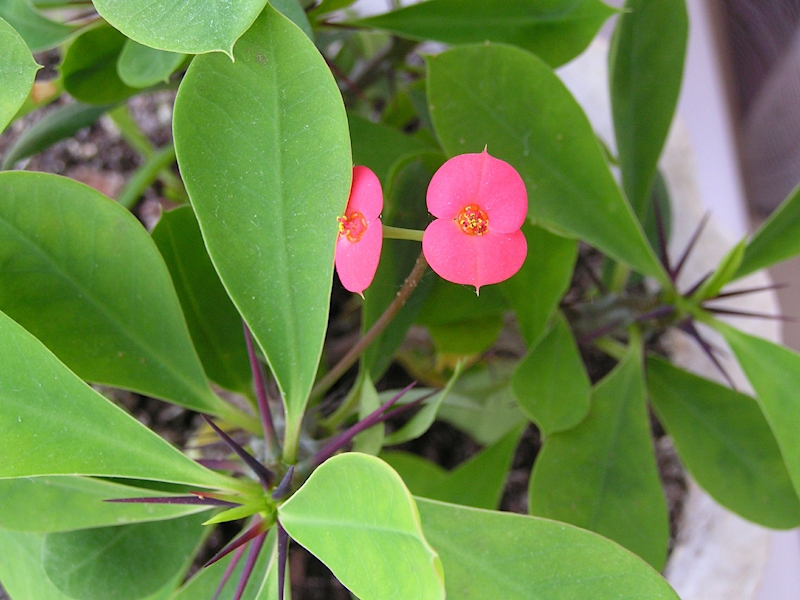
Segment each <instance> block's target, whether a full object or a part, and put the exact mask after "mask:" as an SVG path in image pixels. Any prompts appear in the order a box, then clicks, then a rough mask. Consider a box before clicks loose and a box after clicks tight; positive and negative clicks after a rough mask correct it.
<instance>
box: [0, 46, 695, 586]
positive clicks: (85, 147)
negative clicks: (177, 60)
mask: <svg viewBox="0 0 800 600" xmlns="http://www.w3.org/2000/svg"><path fill="white" fill-rule="evenodd" d="M39 59H40V62H44V63H45V64H52V62H53V61H52V57H50V56H49V55H43V56H40V57H39ZM51 76H52V71H51V70H50V69H47V68H46V69H43V70H42V71H40V73H39V76H38V77H39V79H47V78H48V77H51ZM173 100H174V93H173V92H161V93H157V94H154V95H150V96H142V97H137V98H134V99H132V100H131V101H130V103H129V106H130V109H131V112H132V114H133V116H134V118H135V119H136V121H137V122H138V123H139V125H140V127H141V128H142V130H143V131H144V133H145V134H146V135H147V136H148V138H149V139H150V140H151V141H152V142H153V144H154V145H155V146H156V147H160V146H163V145H164V144H166V143H167V142H168V141H169V140H170V138H171V131H170V128H169V123H170V118H171V113H172V102H173ZM69 101H71V100H69V99H68V98H66V97H64V98H63V99H60V100H59V101H57V102H56V103H54V104H53V105H51V106H50V107H48V108H47V109H45V110H42V111H39V112H38V113H34V114H32V115H29V116H28V117H26V118H24V119H22V120H20V121H19V122H16V123H15V124H13V125H12V127H11V128H10V129H9V130H8V131H6V132H5V133H3V134H2V135H0V156H1V155H2V154H3V153H4V152H6V151H7V150H8V148H9V147H10V146H11V144H13V142H14V140H15V139H17V138H18V137H19V135H20V134H21V133H22V132H23V131H24V130H25V129H26V128H27V127H29V126H30V125H31V124H32V123H33V122H35V121H36V120H38V119H39V118H41V116H42V114H43V113H46V112H47V111H49V110H53V109H54V108H55V107H57V106H59V105H62V104H63V103H64V102H69ZM139 164H140V158H139V155H138V154H137V153H136V152H135V151H134V150H133V149H131V148H130V147H129V146H128V144H127V143H126V142H125V141H124V140H123V139H122V137H121V136H120V133H119V131H118V130H117V128H116V126H115V125H114V123H113V122H112V121H111V119H110V118H109V117H107V116H104V117H102V118H101V119H100V120H99V121H98V122H96V123H95V124H94V125H92V126H91V127H88V128H86V129H83V130H81V131H79V132H78V133H77V135H76V136H75V137H74V138H72V139H69V140H65V141H62V142H59V143H57V144H55V145H53V146H52V147H51V148H49V149H48V150H47V151H45V152H43V153H41V154H39V155H36V156H34V157H33V158H31V159H29V160H26V161H23V162H21V163H20V164H18V165H17V168H24V169H26V170H31V171H46V172H50V173H57V174H60V175H65V176H67V177H71V178H73V179H77V180H79V181H82V182H84V183H86V184H88V185H90V186H92V187H94V188H96V189H98V190H100V191H101V192H103V193H104V194H106V195H108V196H110V197H112V198H113V197H115V196H117V195H118V194H119V193H120V191H121V190H122V188H123V187H124V184H125V182H126V180H127V179H128V178H129V177H130V176H131V174H132V173H133V171H134V170H135V169H136V167H137V166H138V165H139ZM163 206H169V202H168V201H167V200H165V199H164V198H163V197H162V196H161V195H160V194H159V188H158V187H157V186H154V187H153V188H151V189H150V190H148V191H147V192H146V193H145V195H144V197H143V198H142V200H141V201H140V202H139V204H138V205H137V206H136V207H135V208H134V211H133V212H134V214H135V215H136V216H137V217H138V218H139V219H140V220H141V221H142V222H143V223H144V224H145V226H146V227H148V229H150V228H152V226H153V225H154V224H155V222H157V220H158V217H159V215H160V211H161V208H162V207H163ZM588 260H591V257H590V256H589V257H588ZM578 277H585V275H578ZM575 283H576V286H577V287H580V285H582V283H583V282H579V281H576V282H575ZM358 319H359V313H358V310H357V304H354V303H353V301H352V296H351V295H350V294H347V293H346V292H344V290H342V288H341V287H339V286H336V288H335V289H334V295H333V299H332V311H331V327H330V331H329V338H328V340H327V346H326V347H327V350H326V352H327V355H328V357H329V359H335V357H336V356H337V355H340V354H342V353H343V352H345V351H346V350H347V349H348V348H349V347H350V346H351V345H352V343H353V342H354V340H355V339H357V336H358V323H359V320H358ZM585 358H586V359H587V361H588V362H587V364H588V365H589V370H590V375H591V377H592V379H593V380H598V379H599V378H600V377H601V376H602V375H603V374H604V373H605V372H607V371H608V370H609V369H610V368H611V366H612V363H610V362H609V361H610V359H608V358H607V357H605V355H602V354H600V353H596V354H587V355H586V356H585ZM348 380H349V381H352V373H351V374H349V375H348V376H345V378H344V381H345V383H346V382H347V381H348ZM409 381H410V377H409V376H408V374H407V373H406V372H405V371H404V370H403V369H402V367H401V366H399V365H394V366H393V367H392V368H391V369H390V372H389V377H388V380H386V381H384V382H383V386H384V387H395V388H396V387H399V386H401V385H405V384H406V383H407V382H409ZM102 391H103V392H104V393H105V394H106V395H107V396H108V397H109V398H110V399H112V400H113V401H114V402H117V403H118V404H120V405H121V406H123V407H124V408H125V409H127V410H128V411H130V412H131V413H132V414H133V415H134V416H135V417H136V418H137V419H138V420H139V421H141V422H142V423H143V424H145V425H146V426H148V427H150V428H152V429H154V430H155V431H156V432H158V433H159V434H160V435H162V436H163V437H165V438H166V439H167V440H169V441H170V442H171V443H173V444H176V445H177V446H179V447H182V446H184V445H185V444H186V443H187V441H188V440H187V436H188V435H189V434H190V433H191V432H192V431H194V430H196V428H197V427H198V417H197V415H195V414H193V413H191V412H190V411H187V410H185V409H183V408H180V407H177V406H174V405H171V404H166V403H164V402H160V401H158V400H153V399H150V398H145V397H142V396H139V395H137V394H133V393H129V392H120V391H118V390H102ZM653 435H654V442H655V448H656V454H657V459H658V464H659V470H660V474H661V479H662V482H663V484H664V490H665V494H666V497H667V502H668V506H669V512H670V523H671V530H672V539H671V542H670V548H671V546H672V543H673V542H674V536H675V527H676V523H677V522H678V520H679V516H680V512H681V508H682V502H683V496H684V494H685V491H686V481H685V475H684V471H683V469H682V467H681V465H680V463H679V461H678V459H677V456H676V454H675V451H674V449H673V447H672V444H671V442H670V440H669V438H668V437H667V436H665V434H664V431H663V429H661V427H660V426H659V425H658V423H657V422H656V421H655V419H653ZM540 446H541V440H540V437H539V434H538V431H537V430H536V428H535V427H534V426H529V427H528V429H527V431H526V432H525V434H524V435H523V437H522V440H521V442H520V444H519V447H518V448H517V452H516V455H515V457H514V461H513V466H512V469H511V471H510V473H509V475H508V479H507V484H506V489H505V492H504V495H503V498H502V503H501V509H502V510H507V511H513V512H519V513H525V512H526V510H527V488H528V478H529V475H530V471H531V467H532V465H533V462H534V459H535V457H536V454H537V452H538V451H539V448H540ZM402 449H404V450H407V451H410V452H414V453H417V454H419V455H421V456H424V457H425V458H427V459H429V460H432V461H435V462H437V463H438V464H440V465H442V466H443V467H445V468H453V467H454V466H456V465H457V464H459V463H460V462H462V461H464V460H466V459H467V458H469V457H470V456H472V455H473V454H475V453H476V452H478V451H479V450H480V446H479V445H478V444H476V443H475V442H474V441H472V440H471V439H470V438H469V436H467V435H466V434H464V433H462V432H460V431H459V430H457V429H455V428H453V427H451V426H449V425H447V424H445V423H436V424H434V426H433V427H431V429H430V430H429V431H428V432H427V433H426V434H425V435H424V436H422V437H421V438H419V439H418V440H415V441H413V442H411V443H408V444H406V445H404V446H403V447H402ZM236 533H237V525H236V524H232V525H228V526H227V527H224V528H219V529H218V530H217V531H216V532H215V533H214V534H213V535H211V536H210V538H209V541H208V544H207V548H206V549H205V550H204V552H203V553H202V555H201V558H200V559H199V560H198V561H197V562H198V564H202V563H203V562H204V561H205V560H206V559H207V558H208V557H210V556H211V555H213V553H214V552H216V550H218V549H219V548H221V547H222V546H223V545H224V544H225V543H227V541H228V540H230V539H231V538H232V537H233V536H234V535H235V534H236ZM290 567H291V580H292V581H291V584H292V589H293V597H294V598H295V599H302V600H338V599H342V600H347V599H349V598H350V595H349V593H348V592H347V591H346V590H345V589H344V588H343V587H342V586H341V584H339V583H338V582H337V581H336V580H335V579H334V578H333V577H332V576H331V575H330V573H329V572H328V570H327V568H326V567H324V566H323V565H322V564H321V563H320V562H319V561H318V560H316V559H315V558H314V557H313V556H311V555H309V554H308V553H307V552H305V551H304V550H303V549H302V548H299V547H298V546H296V545H294V546H293V548H292V551H291V554H290ZM6 598H7V597H6V596H5V594H4V593H3V591H2V588H0V600H5V599H6Z"/></svg>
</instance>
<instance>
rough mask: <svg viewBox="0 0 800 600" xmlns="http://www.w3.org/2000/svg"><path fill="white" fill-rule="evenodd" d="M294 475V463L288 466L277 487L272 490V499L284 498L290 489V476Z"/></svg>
mask: <svg viewBox="0 0 800 600" xmlns="http://www.w3.org/2000/svg"><path fill="white" fill-rule="evenodd" d="M293 476H294V465H291V466H290V467H289V470H288V471H286V475H284V476H283V479H282V480H281V482H280V483H279V484H278V487H276V488H275V490H274V491H273V492H272V499H273V500H282V499H283V498H285V497H286V496H287V495H288V494H289V492H290V491H291V489H292V477H293Z"/></svg>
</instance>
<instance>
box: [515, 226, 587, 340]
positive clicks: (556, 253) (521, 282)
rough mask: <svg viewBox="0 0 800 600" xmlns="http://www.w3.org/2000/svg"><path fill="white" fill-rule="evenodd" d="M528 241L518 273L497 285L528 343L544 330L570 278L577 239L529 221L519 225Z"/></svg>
mask: <svg viewBox="0 0 800 600" xmlns="http://www.w3.org/2000/svg"><path fill="white" fill-rule="evenodd" d="M522 233H524V234H525V239H526V240H528V256H527V257H526V258H525V262H524V263H523V265H522V268H521V269H520V270H519V272H518V273H517V274H516V275H514V276H513V277H512V278H511V279H509V280H507V281H504V282H502V283H501V284H500V289H501V290H502V291H503V293H504V294H505V295H506V297H507V298H508V301H509V303H510V304H511V306H513V308H514V311H515V312H516V313H517V321H518V323H519V328H520V330H521V331H522V335H523V336H524V337H525V341H526V342H527V344H528V346H530V345H532V344H533V343H534V342H536V341H537V340H538V339H539V337H540V336H541V335H542V333H544V330H545V327H546V326H547V323H548V321H550V317H552V316H553V313H554V312H555V310H556V308H558V303H559V302H560V301H561V298H563V297H564V294H566V293H567V290H568V289H569V285H570V283H571V281H572V271H573V268H574V266H575V259H576V258H577V257H578V242H577V240H573V239H569V238H565V237H561V236H558V235H555V234H553V233H550V232H549V231H547V230H546V229H543V228H541V227H536V226H535V225H531V224H530V223H525V225H523V226H522Z"/></svg>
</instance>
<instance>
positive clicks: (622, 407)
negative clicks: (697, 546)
mask: <svg viewBox="0 0 800 600" xmlns="http://www.w3.org/2000/svg"><path fill="white" fill-rule="evenodd" d="M640 351H641V348H640V346H639V345H638V344H636V343H633V344H631V345H630V347H629V349H628V352H627V354H626V356H625V357H624V358H623V360H622V361H621V362H620V363H619V364H618V365H617V366H616V368H615V369H614V370H613V371H612V372H611V373H610V374H609V375H607V376H606V377H605V379H603V380H602V381H601V382H600V383H599V384H598V385H597V387H596V388H595V390H594V394H593V396H592V407H591V409H590V411H589V414H588V416H587V417H586V418H585V419H584V420H583V422H581V423H580V424H579V425H578V426H577V427H575V428H573V429H570V430H569V431H565V432H560V433H554V434H553V435H552V436H550V439H548V440H547V441H546V442H545V444H544V446H543V447H542V449H541V451H540V452H539V456H538V457H537V458H536V463H535V464H534V466H533V473H532V474H531V481H530V488H529V491H528V496H529V502H530V505H529V508H530V512H531V514H534V515H537V516H541V517H547V518H550V519H555V520H557V521H564V522H566V523H571V524H573V525H577V526H578V527H583V528H584V529H589V530H591V531H595V532H597V533H599V534H600V535H603V536H606V537H608V538H610V539H612V540H614V541H616V542H617V543H619V544H621V545H622V546H624V547H626V548H627V549H628V550H631V551H632V552H635V553H636V554H638V555H639V556H641V557H642V558H643V559H645V560H646V561H647V562H649V563H650V564H651V565H653V566H654V567H655V568H656V569H659V570H660V569H661V568H662V567H663V566H664V561H665V560H666V555H667V542H668V540H669V519H668V516H667V506H666V502H665V501H664V493H663V491H662V489H661V482H660V481H659V478H658V469H657V467H656V460H655V456H654V454H653V445H652V441H651V438H650V422H649V417H648V415H647V409H646V403H645V389H644V378H643V373H642V365H641V356H640V354H639V352H640Z"/></svg>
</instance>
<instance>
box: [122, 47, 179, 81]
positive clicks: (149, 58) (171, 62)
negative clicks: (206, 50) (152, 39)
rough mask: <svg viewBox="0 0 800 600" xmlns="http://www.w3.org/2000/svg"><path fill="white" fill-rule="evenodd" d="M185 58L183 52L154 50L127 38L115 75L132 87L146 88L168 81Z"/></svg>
mask: <svg viewBox="0 0 800 600" xmlns="http://www.w3.org/2000/svg"><path fill="white" fill-rule="evenodd" d="M185 60H186V55H185V54H180V53H178V52H166V51H164V50H156V49H155V48H150V47H149V46H142V45H141V44H140V43H138V42H134V41H133V40H127V41H126V42H125V46H124V47H123V49H122V53H121V54H120V55H119V59H118V60H117V75H119V78H120V79H121V80H122V82H123V83H124V84H125V85H127V86H130V87H132V88H146V87H150V86H151V85H155V84H157V83H161V82H166V81H169V77H170V75H172V74H173V73H174V72H175V71H176V70H177V69H178V67H180V66H181V65H182V64H183V62H184V61H185Z"/></svg>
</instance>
